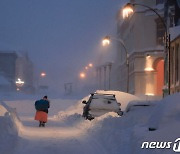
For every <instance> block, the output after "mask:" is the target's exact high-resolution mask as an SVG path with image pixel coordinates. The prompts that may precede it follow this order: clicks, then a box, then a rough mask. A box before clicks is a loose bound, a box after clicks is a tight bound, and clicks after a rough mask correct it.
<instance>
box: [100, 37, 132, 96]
mask: <svg viewBox="0 0 180 154" xmlns="http://www.w3.org/2000/svg"><path fill="white" fill-rule="evenodd" d="M111 40H116V41H118V42H120V43H121V45H122V46H123V48H124V51H125V52H126V66H127V87H126V91H127V93H128V92H129V54H128V51H127V49H126V46H125V44H124V42H123V40H121V39H116V38H111ZM110 42H111V41H110V36H105V37H104V39H103V40H102V45H103V46H106V45H109V44H110Z"/></svg>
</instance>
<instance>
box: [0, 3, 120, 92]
mask: <svg viewBox="0 0 180 154" xmlns="http://www.w3.org/2000/svg"><path fill="white" fill-rule="evenodd" d="M121 5H122V1H121V0H52V1H49V0H16V1H14V0H5V1H0V10H1V11H0V12H1V13H0V19H1V23H0V51H16V52H22V53H23V52H27V53H28V54H29V57H30V59H31V60H32V61H33V63H34V68H35V71H36V75H37V74H39V73H40V72H41V71H45V72H46V73H47V76H46V81H45V82H47V83H48V85H50V86H51V87H53V88H56V89H60V88H61V87H63V84H64V83H65V82H75V81H76V80H77V78H78V75H79V72H80V71H81V70H83V69H84V67H85V66H86V65H87V64H88V63H89V62H92V63H96V62H97V61H99V60H102V59H100V55H101V56H102V52H103V51H104V49H102V47H101V44H100V43H101V39H102V38H103V37H104V36H105V35H107V34H111V35H116V14H117V11H118V9H119V8H120V7H121ZM109 50H111V51H113V52H114V53H115V50H116V47H115V45H113V48H111V49H109ZM103 54H107V56H108V55H109V59H108V58H107V59H106V60H107V61H112V60H113V58H112V57H113V56H112V53H111V54H109V53H107V51H106V52H104V53H103Z"/></svg>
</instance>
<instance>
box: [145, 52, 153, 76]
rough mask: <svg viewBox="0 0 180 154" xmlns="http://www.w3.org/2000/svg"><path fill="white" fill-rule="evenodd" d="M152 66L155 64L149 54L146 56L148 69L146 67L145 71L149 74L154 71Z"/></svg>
mask: <svg viewBox="0 0 180 154" xmlns="http://www.w3.org/2000/svg"><path fill="white" fill-rule="evenodd" d="M152 64H153V59H152V58H151V55H149V54H147V55H146V67H145V69H144V71H147V72H150V71H154V68H153V66H152Z"/></svg>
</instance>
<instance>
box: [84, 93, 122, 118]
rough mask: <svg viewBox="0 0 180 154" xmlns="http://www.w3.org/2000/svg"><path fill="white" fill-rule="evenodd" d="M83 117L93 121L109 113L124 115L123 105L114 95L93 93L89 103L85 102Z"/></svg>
mask: <svg viewBox="0 0 180 154" xmlns="http://www.w3.org/2000/svg"><path fill="white" fill-rule="evenodd" d="M82 103H83V104H85V106H84V108H83V117H84V118H85V119H88V120H92V119H94V118H95V117H98V116H101V115H103V114H105V113H108V112H115V113H117V114H118V115H119V116H122V115H123V112H122V111H121V108H120V106H121V104H120V103H118V102H117V100H116V97H115V95H114V94H99V93H92V94H91V95H90V97H89V99H88V101H85V100H83V101H82Z"/></svg>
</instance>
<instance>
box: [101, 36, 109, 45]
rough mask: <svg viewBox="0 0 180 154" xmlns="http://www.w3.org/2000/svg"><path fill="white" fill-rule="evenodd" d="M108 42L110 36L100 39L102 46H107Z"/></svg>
mask: <svg viewBox="0 0 180 154" xmlns="http://www.w3.org/2000/svg"><path fill="white" fill-rule="evenodd" d="M109 44H110V37H109V36H106V37H104V39H103V40H102V46H108V45H109Z"/></svg>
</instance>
